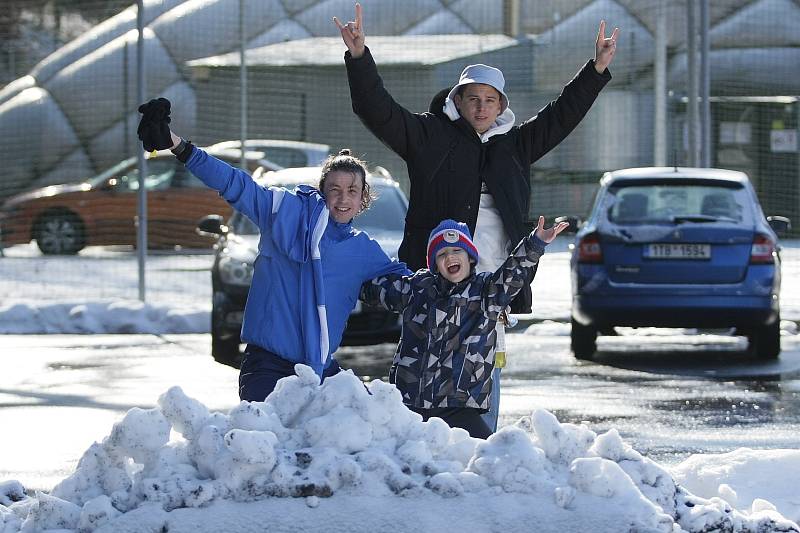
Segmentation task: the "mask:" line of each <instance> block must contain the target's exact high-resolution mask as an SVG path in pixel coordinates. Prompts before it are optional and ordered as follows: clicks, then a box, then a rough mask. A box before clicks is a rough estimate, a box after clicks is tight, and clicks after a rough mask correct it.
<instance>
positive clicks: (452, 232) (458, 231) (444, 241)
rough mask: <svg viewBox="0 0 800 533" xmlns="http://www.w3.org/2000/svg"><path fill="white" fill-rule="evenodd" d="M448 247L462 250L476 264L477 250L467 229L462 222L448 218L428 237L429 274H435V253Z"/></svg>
mask: <svg viewBox="0 0 800 533" xmlns="http://www.w3.org/2000/svg"><path fill="white" fill-rule="evenodd" d="M448 246H454V247H456V248H463V249H464V251H466V252H467V255H469V257H470V259H472V260H473V261H475V262H476V263H477V262H478V249H477V248H475V244H474V243H473V242H472V234H471V233H470V231H469V227H468V226H467V225H466V224H464V223H463V222H456V221H455V220H451V219H449V218H448V219H447V220H443V221H442V222H440V223H439V225H438V226H436V227H435V228H434V229H433V231H432V232H431V235H430V237H428V269H430V271H431V272H434V273H435V272H436V253H437V252H438V251H439V250H441V249H442V248H446V247H448Z"/></svg>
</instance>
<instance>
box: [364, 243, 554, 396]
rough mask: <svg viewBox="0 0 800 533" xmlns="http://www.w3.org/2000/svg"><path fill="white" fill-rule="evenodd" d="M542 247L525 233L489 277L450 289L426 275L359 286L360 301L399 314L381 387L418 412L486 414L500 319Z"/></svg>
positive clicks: (388, 278) (391, 276)
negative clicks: (393, 389)
mask: <svg viewBox="0 0 800 533" xmlns="http://www.w3.org/2000/svg"><path fill="white" fill-rule="evenodd" d="M545 246H546V244H545V243H544V241H542V240H541V239H539V238H538V237H536V236H535V235H534V234H533V233H531V234H530V235H528V236H527V237H525V238H524V239H522V240H521V241H520V243H519V244H518V245H517V247H516V248H515V249H514V251H513V252H512V253H511V255H510V256H509V257H508V259H506V261H505V263H503V265H502V266H501V267H500V268H499V269H498V270H497V271H496V272H481V273H479V274H475V269H474V267H473V268H472V272H471V274H470V276H469V277H467V278H466V279H465V280H463V281H461V282H459V283H455V284H454V283H451V282H450V281H448V280H447V279H445V278H444V276H442V275H441V274H434V273H431V271H430V270H428V269H422V270H419V271H417V272H416V273H414V274H413V275H411V276H402V275H399V274H387V275H385V276H380V277H377V278H375V279H373V280H372V281H368V282H366V283H364V285H363V286H362V288H361V300H363V301H364V303H366V304H368V305H373V306H381V307H383V308H385V309H387V310H389V311H395V312H397V313H400V315H401V317H402V333H401V335H400V343H399V344H398V345H397V351H396V352H395V355H394V359H393V361H392V367H391V369H390V370H389V381H390V382H391V383H393V384H394V385H395V386H396V387H397V388H398V389H399V390H400V393H401V394H402V397H403V403H405V404H406V405H408V406H411V407H415V408H418V409H432V408H436V407H469V408H475V409H480V410H487V409H488V408H489V394H490V393H491V390H492V370H493V369H494V355H495V345H496V342H497V333H496V330H495V326H496V325H497V320H498V317H499V315H500V313H501V312H502V311H503V310H504V309H506V307H508V305H509V303H510V302H511V300H512V299H513V298H514V297H515V296H516V295H517V293H518V292H519V291H520V290H522V288H523V285H524V284H525V283H526V280H528V279H532V278H529V276H532V275H534V272H533V270H534V269H535V267H536V265H537V264H538V262H539V258H540V257H541V256H542V254H543V253H544V249H545Z"/></svg>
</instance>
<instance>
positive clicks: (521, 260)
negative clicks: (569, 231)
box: [483, 217, 569, 317]
mask: <svg viewBox="0 0 800 533" xmlns="http://www.w3.org/2000/svg"><path fill="white" fill-rule="evenodd" d="M568 226H569V224H567V223H566V222H559V223H558V224H556V225H555V226H553V227H551V228H547V229H545V227H544V217H539V222H538V224H537V225H536V228H535V229H534V230H533V231H532V232H531V233H530V235H528V236H527V237H525V238H523V239H522V240H521V241H520V242H519V244H518V245H517V247H516V248H515V249H514V251H513V252H511V255H509V256H508V259H506V261H505V263H503V265H502V266H501V267H500V268H499V269H497V270H496V271H495V272H494V273H493V274H491V275H490V276H489V278H488V279H487V280H486V284H485V285H484V288H483V291H484V292H483V304H484V310H485V312H486V313H487V314H488V315H489V316H490V317H496V316H497V315H499V314H500V313H501V312H502V311H503V310H504V309H506V308H507V307H508V305H509V304H510V303H511V300H513V299H514V297H515V296H516V295H517V294H518V293H519V291H521V290H522V288H523V287H524V285H525V283H530V281H531V280H532V279H533V278H532V277H530V278H529V276H532V275H533V273H535V270H534V269H535V268H536V265H538V264H539V258H541V257H542V255H543V254H544V249H545V247H546V246H547V245H548V244H550V243H551V242H553V240H555V238H556V237H557V236H558V234H559V233H561V232H562V231H564V230H565V229H566V228H567V227H568Z"/></svg>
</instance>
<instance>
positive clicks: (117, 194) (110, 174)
mask: <svg viewBox="0 0 800 533" xmlns="http://www.w3.org/2000/svg"><path fill="white" fill-rule="evenodd" d="M211 153H212V155H214V156H216V157H219V158H220V159H223V160H225V161H227V162H229V163H231V164H233V165H237V166H238V165H239V163H240V152H239V150H237V149H219V150H212V151H211ZM246 155H247V165H248V167H249V169H250V170H251V171H253V170H255V168H257V167H259V166H265V167H267V168H270V169H273V170H277V169H280V168H281V167H280V166H278V165H276V164H274V163H272V162H271V161H269V160H266V159H264V158H263V153H260V152H248V153H247V154H246ZM147 173H148V175H147V178H146V180H145V186H146V188H147V213H148V221H147V242H148V246H149V247H151V248H174V247H185V248H208V247H209V246H210V243H209V240H208V239H207V238H203V237H201V236H199V235H198V234H197V232H196V231H195V228H196V227H197V221H198V220H200V219H201V218H203V217H204V216H206V215H208V214H209V213H216V214H219V215H222V216H224V217H226V218H227V217H228V216H230V214H231V208H230V206H228V204H227V203H226V202H225V200H223V199H222V198H221V197H220V196H219V195H218V194H217V192H216V191H214V190H212V189H210V188H208V187H206V185H204V184H203V183H202V182H201V181H200V180H198V179H197V178H195V177H194V176H192V174H191V173H190V172H189V171H188V170H186V168H185V167H184V166H183V164H182V163H180V162H179V161H178V160H177V159H176V158H175V157H174V156H173V155H172V154H171V153H170V152H169V151H164V152H159V154H158V155H157V156H156V157H154V158H152V159H149V160H148V161H147ZM138 189H139V173H138V168H137V160H136V158H130V159H126V160H125V161H122V162H121V163H118V164H117V165H115V166H113V167H111V168H109V169H108V170H106V171H105V172H102V173H100V174H98V175H97V176H95V177H93V178H91V179H89V180H87V181H85V182H83V183H72V184H63V185H51V186H48V187H42V188H40V189H34V190H31V191H27V192H24V193H21V194H18V195H16V196H12V197H11V198H9V199H8V200H6V201H5V203H4V204H3V206H2V210H0V246H3V247H7V246H11V245H13V244H24V243H28V242H30V241H31V240H34V239H35V240H36V244H37V245H38V246H39V249H40V250H41V251H42V253H44V254H48V255H50V254H76V253H78V252H79V251H80V250H81V249H83V248H84V247H86V246H93V245H119V244H126V245H135V244H136V218H137V202H138V194H137V192H138Z"/></svg>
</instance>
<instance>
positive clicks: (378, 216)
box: [230, 183, 406, 235]
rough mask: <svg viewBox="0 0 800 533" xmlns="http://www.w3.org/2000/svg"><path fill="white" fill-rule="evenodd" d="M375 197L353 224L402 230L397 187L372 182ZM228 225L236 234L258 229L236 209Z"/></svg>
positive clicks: (380, 230) (402, 206) (402, 209)
mask: <svg viewBox="0 0 800 533" xmlns="http://www.w3.org/2000/svg"><path fill="white" fill-rule="evenodd" d="M372 190H373V192H374V193H375V194H376V195H377V199H376V200H375V201H374V202H373V203H372V206H371V207H370V208H369V209H367V210H366V211H365V212H363V213H361V214H360V215H358V216H357V217H356V219H355V221H354V222H353V226H355V227H356V228H358V229H360V230H363V231H366V232H367V233H369V234H373V233H374V234H378V233H383V232H386V231H390V232H402V231H403V225H404V223H405V216H406V204H405V202H404V201H403V196H402V193H401V192H400V191H399V189H398V188H397V187H390V186H387V185H383V184H375V183H374V184H372ZM230 226H231V227H232V228H233V231H234V233H237V234H238V235H258V234H259V230H258V226H256V225H255V224H254V223H253V222H252V221H251V220H250V219H249V218H247V217H246V216H244V215H242V214H241V213H239V212H238V211H237V212H236V213H235V214H234V215H233V217H232V218H231V222H230Z"/></svg>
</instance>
